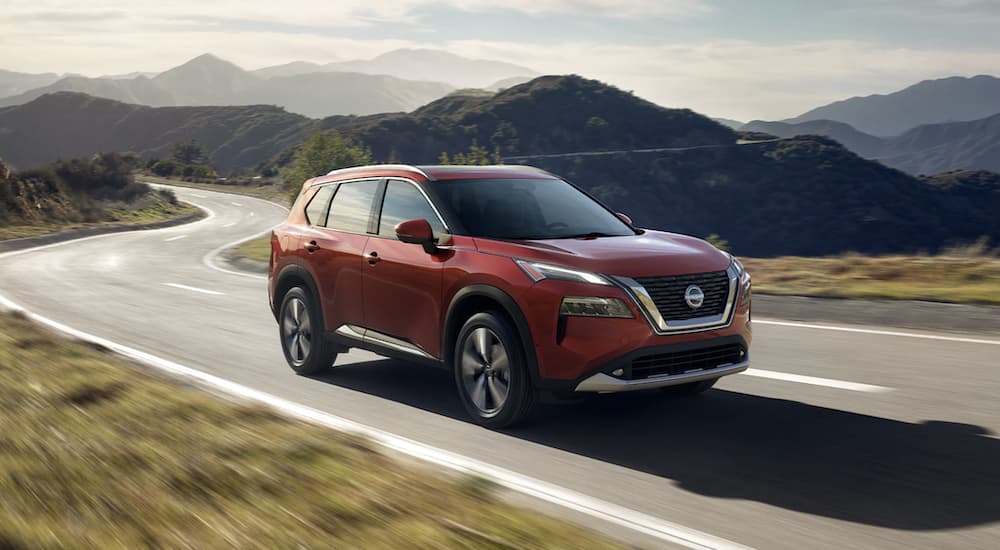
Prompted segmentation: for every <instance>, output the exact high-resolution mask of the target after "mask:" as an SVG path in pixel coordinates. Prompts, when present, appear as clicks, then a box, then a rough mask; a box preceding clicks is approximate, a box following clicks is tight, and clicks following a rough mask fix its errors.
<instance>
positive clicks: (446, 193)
mask: <svg viewBox="0 0 1000 550" xmlns="http://www.w3.org/2000/svg"><path fill="white" fill-rule="evenodd" d="M434 189H435V191H436V192H437V195H438V196H439V197H440V198H441V200H442V202H444V203H445V204H447V205H448V207H449V208H450V209H451V211H452V212H454V213H455V214H456V215H457V216H458V218H459V221H460V222H461V224H462V226H463V227H464V228H465V230H466V231H467V232H468V234H469V235H471V236H473V237H488V238H492V239H513V240H534V239H570V238H574V237H622V236H626V235H635V232H634V231H633V230H632V229H631V228H630V227H629V226H628V225H626V224H625V222H623V221H622V220H620V219H619V218H618V216H615V215H614V214H613V213H611V212H609V211H608V210H607V209H606V208H604V207H603V206H602V205H601V204H600V203H598V202H596V201H595V200H594V199H592V198H590V197H589V196H587V195H586V194H584V193H582V192H581V191H580V190H578V189H576V188H575V187H573V186H572V185H570V184H568V183H566V182H565V181H562V180H557V179H537V180H527V179H509V180H454V181H442V182H437V183H435V184H434Z"/></svg>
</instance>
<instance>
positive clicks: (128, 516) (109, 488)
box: [0, 314, 611, 548]
mask: <svg viewBox="0 0 1000 550" xmlns="http://www.w3.org/2000/svg"><path fill="white" fill-rule="evenodd" d="M0 494H2V495H3V498H2V499H0V547H2V548H48V547H67V546H68V547H96V548H109V547H150V546H152V547H188V548H191V547H193V548H218V547H238V548H239V547H265V548H296V547H297V548H311V547H324V548H325V547H331V546H332V547H341V548H362V547H364V548H404V547H407V548H466V547H476V548H532V547H534V548H539V547H546V548H583V547H587V548H598V547H609V546H611V545H610V543H607V542H606V541H603V540H602V539H599V538H596V537H595V535H594V534H592V533H589V532H587V531H585V530H583V529H581V528H580V527H578V526H573V525H569V524H566V523H562V522H559V521H555V520H551V519H548V518H545V517H542V516H539V515H538V514H537V513H532V512H529V511H525V510H521V509H517V508H514V507H511V506H509V505H506V504H503V503H500V502H497V501H495V500H494V499H493V498H492V497H491V496H490V495H491V491H490V489H489V487H488V484H486V483H485V482H482V481H478V480H458V481H456V480H451V479H445V478H443V477H440V476H433V475H430V474H429V473H428V472H425V471H419V470H417V469H415V468H414V467H412V466H403V465H402V464H400V463H398V462H396V461H395V460H393V459H391V458H389V457H386V456H384V455H382V454H379V453H378V452H377V451H375V450H372V449H371V448H370V447H369V446H368V444H367V443H366V442H365V441H364V440H360V439H358V438H355V437H350V436H346V435H343V434H339V433H336V432H332V431H330V430H327V429H324V428H320V427H316V426H312V425H308V424H305V423H301V422H296V421H292V420H289V419H286V418H283V417H280V416H277V415H276V414H274V413H272V412H270V411H268V410H265V409H262V408H258V407H253V406H247V405H241V404H234V403H231V402H227V401H223V400H220V399H217V398H214V397H211V396H209V395H207V394H205V393H202V392H200V391H197V390H195V389H191V388H187V387H181V386H177V385H175V384H173V383H170V382H167V381H164V380H161V379H159V378H155V377H153V376H150V375H149V374H146V373H144V372H142V371H141V370H139V369H137V368H135V367H131V366H128V365H125V364H123V363H121V362H119V361H117V360H115V359H112V358H109V357H108V356H106V355H104V354H102V353H100V352H98V351H95V350H93V349H90V348H88V347H85V346H83V345H81V344H77V343H73V342H70V341H67V340H63V339H60V338H57V337H54V336H51V335H49V334H47V333H44V332H42V331H40V330H39V329H38V328H37V327H35V326H33V325H32V324H31V323H29V322H28V321H27V320H25V319H23V318H22V317H20V316H17V315H12V314H0Z"/></svg>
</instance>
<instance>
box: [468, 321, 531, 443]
mask: <svg viewBox="0 0 1000 550" xmlns="http://www.w3.org/2000/svg"><path fill="white" fill-rule="evenodd" d="M480 350H486V351H485V357H484V354H483V353H482V352H481V351H480ZM504 358H506V359H504ZM453 363H454V364H453V365H452V370H453V371H454V373H455V385H456V387H457V389H458V395H459V398H460V399H461V400H462V405H464V406H465V410H466V411H468V413H469V415H470V416H471V417H472V418H473V419H474V420H475V421H476V422H477V423H479V424H481V425H483V426H486V427H487V428H494V429H495V428H506V427H508V426H512V425H514V424H516V423H518V422H522V421H524V420H526V419H527V418H528V417H529V416H530V415H531V411H532V409H533V407H534V404H535V391H534V388H533V387H532V385H531V375H530V373H529V372H528V362H527V360H526V359H525V353H524V349H523V347H522V345H521V340H520V338H518V336H517V331H516V329H515V328H514V327H513V325H511V323H510V321H508V320H507V318H506V317H505V316H503V315H501V314H498V313H496V312H492V311H490V312H483V313H477V314H475V315H473V316H472V317H469V319H468V320H467V321H466V322H465V324H464V325H462V329H461V330H459V332H458V338H456V339H455V352H454V361H453ZM504 388H506V394H504V393H503V389H504ZM500 395H503V398H502V399H500V398H499V397H500Z"/></svg>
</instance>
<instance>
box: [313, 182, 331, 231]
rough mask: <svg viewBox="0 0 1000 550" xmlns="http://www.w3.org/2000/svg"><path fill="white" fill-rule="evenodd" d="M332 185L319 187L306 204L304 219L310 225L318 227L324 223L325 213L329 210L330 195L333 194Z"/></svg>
mask: <svg viewBox="0 0 1000 550" xmlns="http://www.w3.org/2000/svg"><path fill="white" fill-rule="evenodd" d="M333 190H334V186H332V185H327V186H326V187H321V188H320V190H319V191H316V194H315V195H313V198H312V200H310V201H309V204H308V205H306V219H307V220H309V223H310V224H312V225H318V226H320V227H322V226H324V225H326V214H327V212H328V211H329V210H330V197H332V196H333Z"/></svg>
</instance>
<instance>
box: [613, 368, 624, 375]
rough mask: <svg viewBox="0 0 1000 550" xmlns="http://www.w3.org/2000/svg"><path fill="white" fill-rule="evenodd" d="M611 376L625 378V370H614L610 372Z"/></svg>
mask: <svg viewBox="0 0 1000 550" xmlns="http://www.w3.org/2000/svg"><path fill="white" fill-rule="evenodd" d="M611 376H625V369H615V370H613V371H611Z"/></svg>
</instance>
